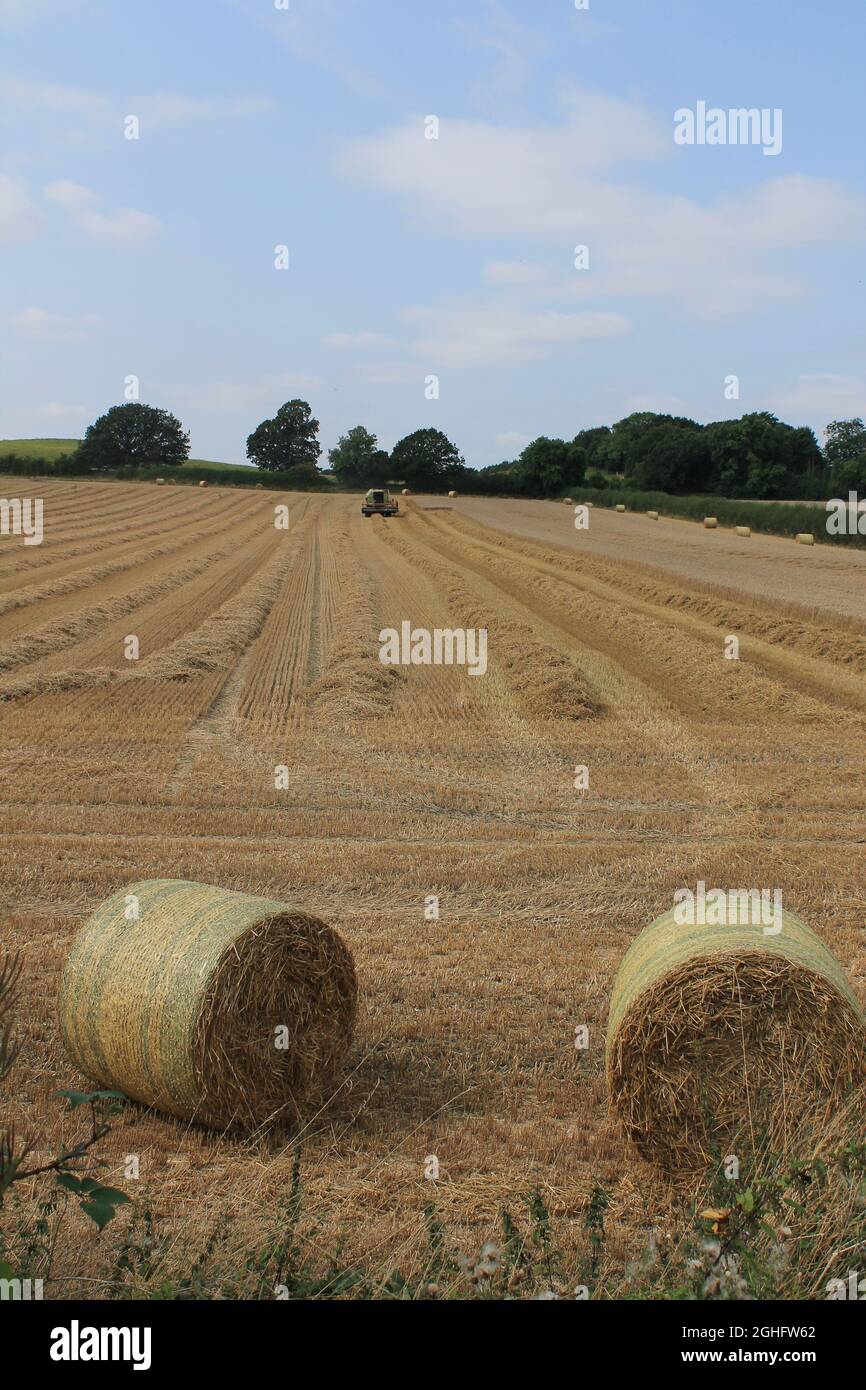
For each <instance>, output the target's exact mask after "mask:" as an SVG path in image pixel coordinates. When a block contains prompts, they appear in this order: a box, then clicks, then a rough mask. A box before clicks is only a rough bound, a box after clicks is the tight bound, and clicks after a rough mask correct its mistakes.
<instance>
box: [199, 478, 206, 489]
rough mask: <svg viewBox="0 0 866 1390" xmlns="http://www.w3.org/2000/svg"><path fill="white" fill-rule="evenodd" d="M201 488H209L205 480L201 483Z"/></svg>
mask: <svg viewBox="0 0 866 1390" xmlns="http://www.w3.org/2000/svg"><path fill="white" fill-rule="evenodd" d="M199 487H207V483H206V482H205V480H204V478H202V480H201V482H200V483H199Z"/></svg>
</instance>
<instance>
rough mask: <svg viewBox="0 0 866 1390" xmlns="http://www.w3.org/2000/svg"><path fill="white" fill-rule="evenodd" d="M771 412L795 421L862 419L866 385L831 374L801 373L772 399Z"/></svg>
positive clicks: (865, 383) (853, 379) (865, 407)
mask: <svg viewBox="0 0 866 1390" xmlns="http://www.w3.org/2000/svg"><path fill="white" fill-rule="evenodd" d="M773 409H774V410H777V411H779V412H781V413H785V414H787V415H789V416H794V417H795V418H800V419H803V418H806V419H811V418H815V417H821V418H822V419H825V420H846V419H851V418H853V417H857V416H859V417H860V418H861V419H862V418H863V417H864V416H866V382H863V381H861V380H859V379H858V378H857V377H853V376H840V375H837V374H835V373H833V372H815V373H812V374H809V373H804V374H803V375H802V376H799V377H798V378H797V380H796V382H795V383H794V384H793V385H792V386H789V387H786V388H785V389H783V390H782V391H780V392H778V394H777V395H776V396H775V397H774V398H773Z"/></svg>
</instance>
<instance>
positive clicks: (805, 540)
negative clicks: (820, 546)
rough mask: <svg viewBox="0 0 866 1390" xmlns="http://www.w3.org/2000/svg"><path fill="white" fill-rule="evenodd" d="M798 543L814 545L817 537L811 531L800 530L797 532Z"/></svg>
mask: <svg viewBox="0 0 866 1390" xmlns="http://www.w3.org/2000/svg"><path fill="white" fill-rule="evenodd" d="M797 544H798V545H814V544H815V537H814V536H813V535H812V533H811V531H798V532H797Z"/></svg>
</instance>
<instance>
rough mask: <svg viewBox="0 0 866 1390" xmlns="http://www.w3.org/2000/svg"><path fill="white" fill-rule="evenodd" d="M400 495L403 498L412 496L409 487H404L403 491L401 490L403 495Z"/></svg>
mask: <svg viewBox="0 0 866 1390" xmlns="http://www.w3.org/2000/svg"><path fill="white" fill-rule="evenodd" d="M402 495H403V496H404V497H411V496H412V489H411V488H410V487H404V489H403V494H402Z"/></svg>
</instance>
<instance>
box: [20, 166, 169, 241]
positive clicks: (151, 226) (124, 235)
mask: <svg viewBox="0 0 866 1390" xmlns="http://www.w3.org/2000/svg"><path fill="white" fill-rule="evenodd" d="M43 193H44V194H45V197H46V198H47V199H48V200H49V202H52V203H55V204H56V205H57V206H58V207H61V208H63V209H64V211H66V212H68V213H69V214H70V216H71V217H72V220H73V221H74V222H75V224H76V226H78V227H80V228H81V230H82V231H83V232H86V233H87V235H88V236H91V237H93V238H94V239H95V240H97V241H117V242H137V241H145V240H147V238H148V237H151V236H153V235H154V234H155V233H156V232H158V231H159V230H160V228H161V226H162V223H161V222H160V221H159V219H158V218H156V217H153V216H151V214H150V213H149V212H139V211H138V210H137V209H136V208H118V209H117V211H116V212H113V213H105V212H102V211H100V209H99V206H98V204H99V198H98V196H97V194H96V193H94V192H93V190H92V189H90V188H85V187H84V185H83V184H80V183H73V182H71V181H70V180H68V179H62V180H60V181H58V182H57V183H49V184H47V185H46V186H45V188H44V189H43Z"/></svg>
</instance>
